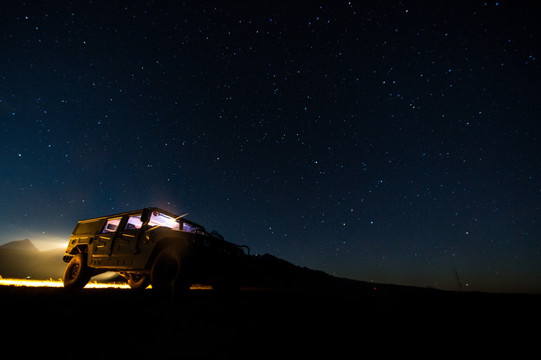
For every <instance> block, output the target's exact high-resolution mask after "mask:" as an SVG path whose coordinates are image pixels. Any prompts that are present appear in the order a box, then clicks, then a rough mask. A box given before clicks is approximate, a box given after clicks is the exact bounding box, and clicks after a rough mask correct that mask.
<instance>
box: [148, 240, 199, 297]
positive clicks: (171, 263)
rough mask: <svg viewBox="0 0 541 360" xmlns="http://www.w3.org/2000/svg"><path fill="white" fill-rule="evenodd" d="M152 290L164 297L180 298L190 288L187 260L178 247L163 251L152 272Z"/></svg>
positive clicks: (157, 258) (170, 247) (155, 261)
mask: <svg viewBox="0 0 541 360" xmlns="http://www.w3.org/2000/svg"><path fill="white" fill-rule="evenodd" d="M150 281H151V284H152V290H153V291H154V292H155V293H156V294H158V295H160V296H163V297H167V298H173V299H175V298H180V297H181V296H182V295H183V294H184V293H185V292H186V291H187V290H188V289H189V287H190V283H189V282H188V277H187V271H186V264H185V259H183V257H182V251H181V249H179V248H178V247H176V246H168V247H166V248H165V249H163V250H162V251H161V252H160V253H159V254H158V256H157V257H156V259H155V260H154V263H153V264H152V269H151V272H150Z"/></svg>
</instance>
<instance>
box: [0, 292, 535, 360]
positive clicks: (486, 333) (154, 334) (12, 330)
mask: <svg viewBox="0 0 541 360" xmlns="http://www.w3.org/2000/svg"><path fill="white" fill-rule="evenodd" d="M540 299H541V298H540V297H539V296H535V295H498V294H479V293H454V292H443V291H434V290H423V289H421V290H415V291H412V290H411V289H409V290H408V289H393V288H391V289H383V291H382V292H378V289H376V290H373V292H371V293H370V292H347V291H343V292H336V293H325V294H323V293H314V292H294V291H287V292H286V291H263V290H261V289H260V290H253V289H252V290H244V291H241V292H240V294H238V295H236V296H234V297H228V298H218V297H216V295H215V294H214V293H213V292H212V291H210V290H192V291H190V292H189V294H188V295H186V296H185V297H184V298H183V299H181V300H180V301H179V302H171V301H168V300H163V299H159V298H156V297H155V296H154V295H153V294H152V291H150V290H146V291H145V292H144V294H142V295H137V294H134V293H132V292H131V291H130V290H118V289H107V290H95V289H85V290H83V291H82V292H81V293H80V294H77V295H73V294H67V293H65V292H64V291H63V289H57V288H16V287H7V286H0V309H1V311H2V323H1V343H2V345H3V348H4V354H17V357H19V358H30V357H29V356H39V358H45V356H49V355H50V356H52V357H51V358H54V359H58V358H99V359H104V358H118V359H126V358H140V359H144V358H148V359H158V358H200V357H206V358H218V359H221V358H277V359H281V358H285V357H286V356H287V358H291V359H293V358H298V357H302V358H303V359H310V358H315V357H316V356H317V357H318V358H327V357H330V358H336V359H338V358H355V359H357V358H359V359H360V358H368V357H385V358H387V357H388V356H389V355H398V356H400V357H402V356H404V355H421V356H423V357H429V356H430V357H433V356H437V357H439V356H441V355H445V356H449V355H460V356H464V355H475V354H478V355H482V356H483V358H486V357H487V355H490V354H494V355H499V356H501V355H505V354H508V355H512V356H513V358H517V357H519V356H520V355H521V354H532V353H537V351H536V350H537V343H538V340H539V320H540V311H539V305H540V302H539V300H540ZM532 350H533V351H534V352H532ZM34 358H35V357H34Z"/></svg>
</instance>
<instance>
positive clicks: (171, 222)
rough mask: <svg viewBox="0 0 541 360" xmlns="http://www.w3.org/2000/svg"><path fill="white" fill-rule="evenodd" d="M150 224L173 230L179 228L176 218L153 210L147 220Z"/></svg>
mask: <svg viewBox="0 0 541 360" xmlns="http://www.w3.org/2000/svg"><path fill="white" fill-rule="evenodd" d="M148 224H149V225H150V226H164V227H168V228H170V229H173V230H179V225H180V224H179V223H178V221H177V220H176V219H174V218H172V217H170V216H167V215H165V214H162V213H160V212H158V211H154V212H153V213H152V216H151V217H150V221H149V222H148Z"/></svg>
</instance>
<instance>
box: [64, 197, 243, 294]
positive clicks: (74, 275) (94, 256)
mask: <svg viewBox="0 0 541 360" xmlns="http://www.w3.org/2000/svg"><path fill="white" fill-rule="evenodd" d="M245 248H247V247H246V246H238V245H235V244H233V243H230V242H227V241H225V240H224V238H223V237H222V236H221V235H220V234H218V233H217V232H211V233H209V232H207V231H206V230H205V228H204V227H203V226H201V225H199V224H196V223H194V222H192V221H189V220H187V219H185V218H184V217H183V216H178V215H175V214H172V213H170V212H168V211H165V210H162V209H159V208H156V207H149V208H145V209H141V210H135V211H130V212H125V213H121V214H114V215H109V216H103V217H97V218H93V219H88V220H81V221H79V222H78V223H77V226H76V227H75V229H74V230H73V233H72V234H71V237H70V241H69V244H68V247H67V248H66V251H65V254H64V258H63V259H64V261H65V262H67V263H68V265H67V267H66V271H65V273H64V279H63V280H64V287H65V288H69V289H75V290H78V289H82V288H83V287H84V286H85V285H86V284H87V283H88V281H89V280H90V278H91V277H92V276H94V275H97V274H100V273H103V272H105V271H116V272H118V273H119V274H120V275H122V276H123V277H125V278H126V279H127V281H128V284H129V285H130V287H131V288H132V289H138V290H141V289H145V288H146V287H148V285H149V284H151V285H152V288H153V290H155V291H157V292H158V293H162V294H173V295H174V294H175V293H178V292H183V291H184V290H186V289H187V288H189V286H190V285H191V284H193V283H202V284H210V285H212V287H213V288H214V289H215V290H224V291H231V290H235V289H237V290H238V289H239V288H240V285H241V284H240V280H239V271H240V269H239V264H240V263H241V262H242V261H241V260H242V259H243V258H244V257H246V256H247V255H246V254H245V252H244V251H245ZM248 252H249V249H248Z"/></svg>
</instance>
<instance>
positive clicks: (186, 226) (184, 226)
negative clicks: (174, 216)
mask: <svg viewBox="0 0 541 360" xmlns="http://www.w3.org/2000/svg"><path fill="white" fill-rule="evenodd" d="M199 230H201V229H200V228H198V227H197V226H193V225H190V224H187V223H185V222H184V223H182V231H187V232H197V231H199Z"/></svg>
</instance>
